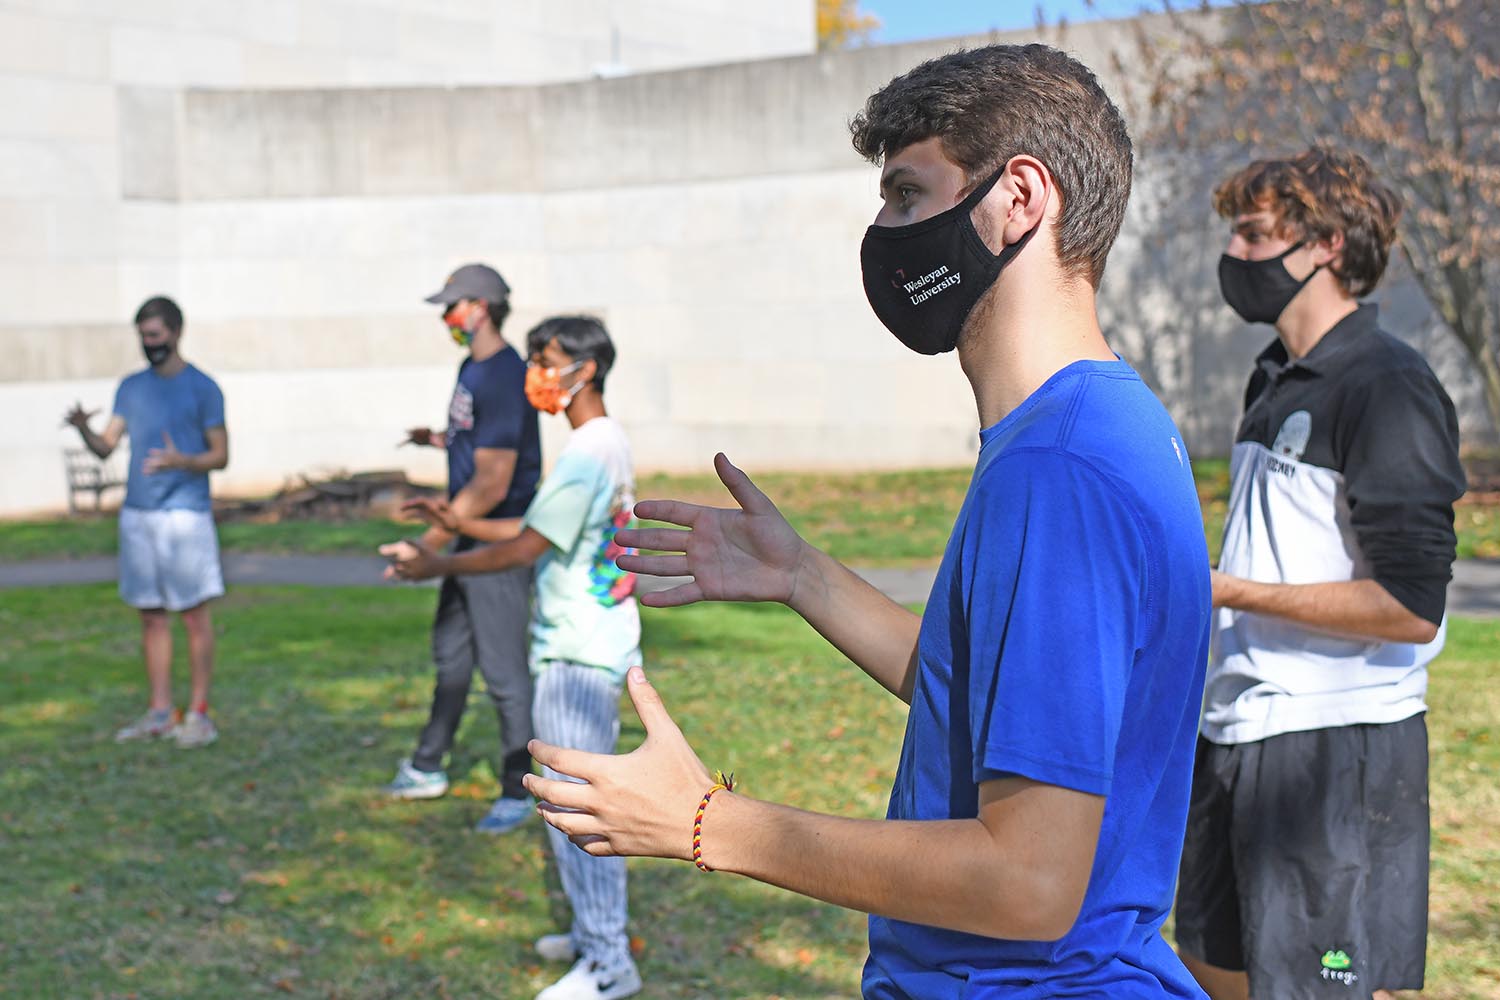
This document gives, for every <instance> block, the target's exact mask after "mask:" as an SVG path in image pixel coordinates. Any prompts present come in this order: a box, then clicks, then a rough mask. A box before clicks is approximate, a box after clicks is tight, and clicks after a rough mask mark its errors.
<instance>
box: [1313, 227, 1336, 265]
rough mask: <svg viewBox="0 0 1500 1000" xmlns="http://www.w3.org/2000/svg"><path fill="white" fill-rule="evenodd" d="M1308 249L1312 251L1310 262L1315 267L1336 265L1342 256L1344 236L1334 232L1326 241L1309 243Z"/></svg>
mask: <svg viewBox="0 0 1500 1000" xmlns="http://www.w3.org/2000/svg"><path fill="white" fill-rule="evenodd" d="M1308 249H1310V250H1311V251H1312V261H1313V264H1314V265H1315V266H1319V267H1321V266H1324V265H1328V264H1338V263H1339V262H1340V261H1341V260H1342V259H1343V256H1344V234H1343V233H1341V232H1335V233H1334V234H1333V235H1332V236H1329V237H1328V238H1326V239H1321V240H1318V241H1317V242H1315V243H1309V244H1308Z"/></svg>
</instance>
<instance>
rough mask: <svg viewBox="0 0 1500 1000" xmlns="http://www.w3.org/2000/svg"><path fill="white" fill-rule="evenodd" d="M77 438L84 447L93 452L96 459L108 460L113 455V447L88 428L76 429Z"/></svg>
mask: <svg viewBox="0 0 1500 1000" xmlns="http://www.w3.org/2000/svg"><path fill="white" fill-rule="evenodd" d="M78 436H79V437H81V438H83V445H84V447H85V448H87V449H88V450H89V451H91V452H93V453H94V456H95V457H96V458H108V457H109V456H110V455H112V454H113V453H114V450H115V447H114V445H113V444H111V443H110V442H108V441H106V440H105V439H104V438H103V436H102V435H99V434H96V433H95V432H94V431H93V430H91V429H89V428H88V427H80V428H78Z"/></svg>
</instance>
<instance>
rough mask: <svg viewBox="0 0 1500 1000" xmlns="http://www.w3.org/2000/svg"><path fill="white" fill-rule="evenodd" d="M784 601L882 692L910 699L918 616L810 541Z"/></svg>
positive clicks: (906, 700)
mask: <svg viewBox="0 0 1500 1000" xmlns="http://www.w3.org/2000/svg"><path fill="white" fill-rule="evenodd" d="M787 604H788V605H789V606H790V607H791V608H792V610H794V611H796V612H797V613H798V614H799V615H801V616H802V617H803V618H804V619H806V620H807V623H808V624H809V625H811V626H812V627H813V628H815V629H817V630H818V634H819V635H821V636H823V638H825V639H827V640H828V641H829V642H831V643H832V644H833V645H834V646H835V647H837V648H838V650H839V651H840V652H841V653H843V654H844V655H845V656H847V657H849V659H850V660H852V661H853V662H854V663H856V664H858V665H859V667H860V669H862V670H864V672H865V673H867V674H869V675H870V676H871V677H872V678H874V679H875V681H876V682H877V683H879V684H880V685H881V686H882V687H884V688H885V689H886V690H887V691H889V692H890V693H891V694H893V695H895V696H896V697H898V698H900V699H901V700H902V701H905V702H910V701H911V691H912V683H913V679H914V678H915V676H916V651H917V633H918V631H919V629H920V628H921V624H922V619H921V618H920V617H919V616H917V615H915V614H913V613H912V612H910V611H908V610H907V609H906V608H904V607H902V606H901V605H899V604H897V603H896V602H895V601H893V600H891V599H890V598H889V597H887V596H885V595H884V594H882V593H881V592H880V591H879V590H877V589H876V588H875V587H873V586H871V585H870V584H869V583H868V582H867V581H865V580H864V579H862V578H861V577H859V576H858V575H857V574H855V573H854V571H852V570H850V569H849V568H848V567H846V566H844V565H843V564H842V563H840V562H838V561H837V560H836V559H834V558H833V557H831V556H829V555H827V554H826V553H824V552H821V551H819V550H817V549H815V548H812V547H811V546H809V547H808V549H807V555H806V556H805V557H804V559H803V562H802V565H801V566H800V567H799V568H798V571H797V577H796V583H795V585H794V587H793V590H792V596H791V599H790V600H788V601H787Z"/></svg>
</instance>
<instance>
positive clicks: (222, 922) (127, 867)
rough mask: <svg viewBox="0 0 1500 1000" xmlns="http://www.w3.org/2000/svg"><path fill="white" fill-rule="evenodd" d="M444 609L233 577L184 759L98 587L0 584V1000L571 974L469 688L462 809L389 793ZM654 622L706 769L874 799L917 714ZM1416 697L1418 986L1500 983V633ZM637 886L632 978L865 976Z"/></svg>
mask: <svg viewBox="0 0 1500 1000" xmlns="http://www.w3.org/2000/svg"><path fill="white" fill-rule="evenodd" d="M432 603H433V597H432V595H431V593H429V592H425V591H417V590H405V589H375V588H370V589H353V590H317V591H313V590H308V589H303V588H292V587H279V588H236V589H235V591H234V592H233V593H232V594H231V595H230V596H229V597H227V598H226V599H225V600H223V601H222V602H221V603H220V604H219V605H218V610H217V612H216V625H217V630H218V632H219V635H220V663H221V666H220V676H219V681H218V684H217V688H216V698H215V701H216V705H217V713H218V715H219V720H220V724H221V727H222V729H223V733H224V736H223V739H222V740H221V741H220V743H219V744H218V745H216V746H214V747H211V748H209V749H207V750H203V751H195V752H184V751H179V750H176V749H174V748H172V747H171V746H169V745H165V744H154V745H131V746H125V747H120V746H116V745H115V744H113V743H112V742H111V740H110V734H111V733H112V731H113V729H114V727H115V726H117V725H118V724H120V723H121V722H122V721H123V720H125V719H126V718H128V717H129V716H131V715H132V714H133V713H135V712H136V711H138V710H139V709H140V707H141V698H142V694H143V683H142V679H141V677H140V667H139V660H138V653H137V645H136V644H137V630H136V623H135V620H134V618H133V616H132V615H131V614H130V612H129V611H128V610H127V609H125V608H123V607H121V606H120V605H119V603H118V602H117V601H116V599H115V598H114V594H113V587H112V586H110V585H99V586H88V587H68V588H56V589H47V590H12V591H4V592H0V755H3V759H4V760H5V761H6V767H5V768H4V769H3V770H0V857H3V858H4V859H5V875H4V891H3V892H0V996H6V997H17V998H27V1000H31V998H35V997H67V998H70V1000H71V998H93V997H100V998H125V997H137V998H141V1000H145V998H152V1000H158V998H193V1000H216V998H224V1000H230V998H234V1000H239V998H247V997H258V996H269V997H276V996H287V995H291V996H304V997H320V998H346V1000H351V998H376V997H381V998H383V997H408V996H421V997H432V998H442V997H454V998H458V997H476V996H490V997H502V998H511V997H515V998H526V997H531V996H533V995H534V994H535V992H536V991H537V990H538V989H539V988H540V987H542V986H543V985H545V984H546V983H547V982H549V981H550V980H551V978H553V977H555V976H556V975H557V974H559V973H560V972H561V971H562V970H560V969H553V968H545V969H544V968H542V967H541V965H540V964H539V963H538V962H537V961H536V959H535V958H534V957H533V955H532V954H531V952H530V950H529V945H530V942H531V940H532V939H533V938H535V937H536V936H538V935H539V934H542V933H546V932H550V931H552V930H554V929H557V928H558V927H559V926H561V925H560V921H561V920H562V919H563V916H564V914H565V912H566V910H565V907H564V904H563V900H562V897H561V895H560V893H559V890H558V887H557V882H556V877H555V875H554V874H553V873H552V869H551V868H550V866H549V863H548V854H547V850H546V846H545V840H544V837H543V834H542V829H541V827H540V825H539V824H537V823H535V822H532V823H530V824H528V826H526V827H523V828H522V829H521V830H519V831H517V832H516V833H514V834H511V835H509V836H507V837H503V838H499V839H489V838H485V837H482V836H480V835H477V834H474V833H471V832H470V829H469V828H470V827H471V826H472V825H473V823H474V822H475V821H477V820H478V818H479V817H480V816H481V815H482V814H483V812H484V810H485V808H486V807H487V805H488V801H489V799H490V798H491V797H492V796H493V795H495V794H496V793H497V785H496V782H495V778H494V773H493V770H492V758H493V757H494V754H495V751H496V740H495V721H494V716H493V713H492V712H491V711H489V709H488V706H487V705H486V704H485V703H484V701H483V699H482V698H480V699H477V700H476V702H475V704H474V706H473V709H472V710H471V711H470V713H469V716H468V718H467V720H466V722H465V725H464V728H463V730H462V732H461V733H460V739H459V747H458V749H457V751H456V753H455V763H454V765H453V768H452V771H451V773H452V775H453V777H454V779H455V787H454V792H453V794H452V795H451V796H450V797H449V798H447V799H445V800H441V801H437V802H428V803H393V802H389V801H386V800H384V799H382V798H381V797H379V796H378V795H377V794H375V789H376V788H377V787H378V786H379V785H380V784H382V783H383V782H385V781H387V780H388V779H389V778H390V776H391V773H392V770H393V768H394V766H395V763H396V760H397V759H398V758H399V757H401V756H402V755H404V754H405V753H407V752H408V751H409V749H410V745H411V741H412V739H413V738H414V736H415V734H416V731H417V729H418V727H419V726H420V724H421V722H422V721H423V720H424V719H425V714H426V707H427V697H428V694H429V691H430V685H431V676H430V667H429V665H428V658H427V651H426V644H427V626H428V622H429V617H430V615H431V611H432ZM645 635H646V657H647V665H648V671H649V672H650V674H651V676H652V678H653V680H654V681H655V682H656V684H657V685H658V687H659V688H660V689H661V691H662V694H663V697H664V698H665V699H666V700H667V704H668V706H669V707H670V708H671V709H672V711H673V712H674V714H675V715H676V717H677V720H678V721H679V723H680V724H681V725H682V726H683V728H684V730H685V731H686V732H687V733H688V734H689V737H690V739H691V740H692V741H693V742H694V744H695V745H696V746H697V748H698V749H699V751H700V753H701V754H702V755H703V758H704V760H705V761H706V762H707V763H708V764H709V765H710V766H711V767H723V768H725V769H726V770H733V771H735V772H736V773H737V775H738V777H739V778H740V780H741V781H742V782H743V785H744V788H745V789H746V791H747V792H748V793H749V794H752V795H757V796H761V797H766V798H771V799H778V800H781V801H785V802H790V803H793V804H796V805H800V806H805V807H808V808H813V809H820V810H826V811H829V812H837V813H843V814H848V815H859V816H878V815H881V814H882V813H883V811H884V806H885V796H886V793H887V791H888V788H889V782H890V780H891V776H892V772H893V770H894V766H895V762H896V757H897V752H898V748H899V743H900V739H901V731H902V725H903V719H904V712H903V710H902V709H903V706H901V705H899V703H897V702H896V701H895V700H894V699H892V698H890V697H889V696H887V695H885V694H884V693H883V692H881V691H880V690H879V689H878V688H877V687H876V686H875V685H874V684H873V683H872V682H870V681H868V680H867V679H865V678H864V677H863V676H862V675H861V674H859V672H858V671H857V670H856V669H855V668H853V667H852V666H850V665H849V664H848V663H846V662H844V661H843V660H842V658H841V657H839V656H838V655H837V654H835V653H832V652H831V651H830V650H829V649H828V648H827V647H826V646H825V645H823V644H822V641H821V640H820V639H819V638H818V637H817V636H816V635H815V634H814V633H813V632H812V631H811V630H810V629H808V628H806V627H805V626H804V625H802V624H801V623H800V622H799V621H798V620H797V619H796V618H795V617H794V616H792V615H791V614H790V613H789V612H787V611H785V610H784V609H780V608H774V607H722V606H720V607H701V608H690V609H682V610H676V611H648V612H646V621H645ZM178 655H179V661H181V659H182V651H181V649H179V654H178ZM183 684H185V678H183V677H182V676H181V674H179V686H180V687H181V685H183ZM1431 701H1432V706H1433V712H1432V721H1431V725H1432V759H1433V781H1432V800H1433V833H1434V840H1433V856H1434V865H1433V888H1432V938H1431V944H1430V946H1429V983H1430V988H1429V989H1428V990H1427V991H1426V994H1425V995H1426V996H1427V997H1430V998H1443V1000H1446V998H1461V997H1493V996H1495V995H1497V993H1500V899H1497V898H1496V896H1495V893H1494V884H1495V872H1496V871H1497V870H1500V841H1497V840H1496V838H1495V836H1494V833H1493V831H1494V830H1495V829H1496V827H1497V825H1500V732H1497V728H1500V727H1497V720H1500V622H1474V621H1456V622H1454V623H1453V624H1452V631H1451V633H1450V638H1449V647H1448V650H1447V652H1446V653H1445V654H1444V656H1443V657H1442V659H1440V660H1439V661H1438V662H1437V664H1435V666H1434V668H1433V671H1432V694H1431ZM622 715H623V722H624V727H623V728H624V732H623V734H622V744H624V745H626V746H631V745H634V744H635V743H636V742H638V741H639V740H640V739H641V736H642V732H641V729H640V726H639V722H638V721H637V720H636V718H635V716H634V714H633V713H632V712H631V711H630V710H629V708H628V707H627V708H626V709H625V710H624V712H623V713H622ZM631 887H632V888H631V901H632V927H631V933H632V934H633V935H634V936H635V937H636V938H637V939H638V941H637V944H638V945H639V947H640V956H639V957H640V963H641V969H642V972H643V974H644V975H645V977H646V982H647V989H646V993H645V995H647V996H651V997H684V998H686V997H711V998H717V1000H726V998H752V997H753V998H769V997H784V998H793V997H796V998H822V997H848V996H852V995H855V994H857V991H858V975H859V966H860V962H861V960H862V957H863V954H864V943H863V933H864V925H863V920H862V918H861V917H859V916H858V915H855V914H852V913H847V912H844V911H841V910H838V909H835V908H833V907H829V906H825V905H821V904H818V903H814V902H811V901H808V900H804V899H801V898H798V897H796V896H792V895H790V894H787V893H783V892H780V891H778V890H774V889H771V888H768V887H765V886H761V885H758V884H756V883H753V882H750V881H748V880H744V879H739V878H736V877H733V876H725V875H719V874H715V875H703V874H700V873H699V872H697V871H696V870H695V869H693V868H692V867H691V866H690V865H686V864H674V863H667V862H656V861H635V862H632V863H631Z"/></svg>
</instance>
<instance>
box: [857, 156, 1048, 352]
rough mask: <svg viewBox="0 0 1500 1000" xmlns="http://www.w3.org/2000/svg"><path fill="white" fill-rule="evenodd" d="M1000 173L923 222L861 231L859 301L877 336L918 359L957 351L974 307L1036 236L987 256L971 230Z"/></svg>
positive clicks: (981, 242) (998, 171) (987, 253)
mask: <svg viewBox="0 0 1500 1000" xmlns="http://www.w3.org/2000/svg"><path fill="white" fill-rule="evenodd" d="M1003 171H1004V168H1003V167H1002V168H1001V169H1000V170H997V171H995V173H994V174H992V175H991V176H990V178H989V180H987V181H985V182H984V183H983V184H981V185H979V187H977V188H975V189H974V190H973V191H972V192H970V194H969V196H968V197H967V198H965V199H964V200H963V201H961V202H959V203H958V204H957V205H954V206H953V207H952V208H950V209H948V210H947V211H945V212H940V213H938V214H937V215H934V216H933V217H932V218H930V219H923V220H922V221H921V222H914V223H912V224H911V225H909V226H871V227H870V228H869V229H868V230H866V231H865V239H864V243H863V244H862V245H861V246H860V248H859V263H860V270H861V271H862V272H863V275H864V282H865V297H866V298H867V299H869V300H870V308H871V309H873V310H875V315H876V316H877V317H878V318H879V319H880V322H882V323H884V324H885V328H886V329H887V330H889V331H891V333H893V334H895V335H896V339H897V340H899V341H901V343H903V344H905V345H906V346H907V347H909V348H911V349H912V350H914V351H916V352H917V353H918V354H943V353H946V352H947V351H951V350H953V348H954V347H956V346H958V335H959V334H960V333H961V332H962V331H963V328H964V320H965V319H967V318H968V316H969V313H970V312H971V311H973V309H974V305H975V304H976V303H977V302H978V301H979V299H980V297H981V296H983V295H984V293H985V292H986V291H988V290H989V288H990V286H991V285H993V284H994V283H995V279H996V278H998V277H1000V272H1001V271H1002V270H1004V269H1005V265H1006V264H1009V263H1010V261H1011V259H1012V258H1014V257H1015V256H1016V254H1018V253H1020V252H1021V248H1022V247H1024V246H1025V245H1026V243H1027V242H1028V241H1029V240H1030V239H1031V237H1032V235H1033V234H1034V233H1035V232H1036V229H1035V228H1032V229H1030V230H1028V231H1027V233H1026V234H1025V235H1024V236H1022V237H1021V238H1020V239H1019V240H1017V241H1016V242H1014V243H1012V244H1011V245H1010V246H1008V247H1005V248H1004V249H1003V250H1001V251H1000V252H999V253H998V254H994V253H991V252H990V248H989V247H988V246H986V245H985V242H984V240H983V239H981V238H980V236H979V232H978V230H976V229H975V228H974V220H973V218H972V215H973V212H974V209H975V208H977V207H978V206H979V203H980V202H981V201H983V200H984V196H985V195H987V194H989V193H990V189H991V188H993V187H994V186H995V183H996V182H997V181H999V180H1000V174H1001V173H1002V172H1003Z"/></svg>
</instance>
